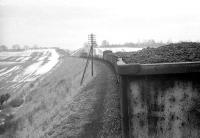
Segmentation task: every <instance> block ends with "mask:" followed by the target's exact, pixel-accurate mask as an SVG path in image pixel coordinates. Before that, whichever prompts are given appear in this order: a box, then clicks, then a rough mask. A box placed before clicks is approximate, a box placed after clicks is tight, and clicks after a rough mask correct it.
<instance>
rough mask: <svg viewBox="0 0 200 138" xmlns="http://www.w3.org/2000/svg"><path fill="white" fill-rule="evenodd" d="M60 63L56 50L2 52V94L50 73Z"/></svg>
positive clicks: (0, 71) (0, 73) (0, 83)
mask: <svg viewBox="0 0 200 138" xmlns="http://www.w3.org/2000/svg"><path fill="white" fill-rule="evenodd" d="M58 61H59V54H58V53H57V52H56V50H55V49H34V50H33V49H31V50H26V51H19V52H0V92H1V91H2V90H5V89H6V90H8V89H17V88H19V87H21V86H22V85H24V84H25V83H28V82H31V81H35V80H36V79H38V78H39V77H41V76H42V75H44V74H46V73H47V72H49V71H50V70H51V69H52V68H53V67H55V65H56V64H57V63H58Z"/></svg>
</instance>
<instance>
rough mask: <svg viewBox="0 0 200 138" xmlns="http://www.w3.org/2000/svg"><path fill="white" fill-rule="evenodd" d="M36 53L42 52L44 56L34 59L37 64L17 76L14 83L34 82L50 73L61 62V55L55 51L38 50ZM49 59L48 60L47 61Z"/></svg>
mask: <svg viewBox="0 0 200 138" xmlns="http://www.w3.org/2000/svg"><path fill="white" fill-rule="evenodd" d="M34 52H42V56H41V57H40V58H37V60H36V58H34V59H35V60H36V62H35V63H33V64H31V65H29V66H28V67H27V68H25V69H24V71H23V72H21V73H20V74H19V75H17V76H16V77H15V78H14V79H13V81H14V82H26V81H34V80H36V79H37V78H38V77H40V76H41V75H43V74H45V73H47V72H49V71H50V70H51V69H52V68H53V67H54V66H55V65H56V64H57V63H58V61H59V55H58V53H57V52H56V51H55V49H44V50H36V51H34ZM47 58H48V60H45V59H47Z"/></svg>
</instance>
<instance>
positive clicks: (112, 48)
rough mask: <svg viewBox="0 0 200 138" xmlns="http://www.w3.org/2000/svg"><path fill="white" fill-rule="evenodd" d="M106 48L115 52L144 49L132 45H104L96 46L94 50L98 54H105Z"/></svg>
mask: <svg viewBox="0 0 200 138" xmlns="http://www.w3.org/2000/svg"><path fill="white" fill-rule="evenodd" d="M106 50H110V51H112V52H113V53H116V52H134V51H138V50H142V48H132V47H111V48H109V47H106V48H104V47H103V48H95V49H94V52H95V54H96V55H99V56H103V52H104V51H106Z"/></svg>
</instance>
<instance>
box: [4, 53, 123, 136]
mask: <svg viewBox="0 0 200 138" xmlns="http://www.w3.org/2000/svg"><path fill="white" fill-rule="evenodd" d="M84 64H85V60H84V59H78V58H70V57H67V58H65V59H64V60H63V62H62V64H61V65H60V66H59V67H57V68H56V69H55V70H54V71H52V72H51V73H50V74H49V75H48V76H46V77H45V78H43V79H40V80H37V81H36V82H35V83H33V84H31V85H30V87H29V88H26V89H24V90H22V91H21V94H25V95H26V96H25V101H24V103H23V104H22V106H21V107H20V108H19V109H18V110H17V111H16V113H15V115H14V117H13V119H12V121H11V122H10V123H9V125H7V126H6V131H5V133H4V134H3V135H2V137H20V138H24V137H35V138H39V137H63V138H66V137H87V138H88V137H98V136H99V137H100V136H102V137H120V118H119V103H118V102H119V97H118V86H117V85H116V82H115V76H114V74H113V72H112V70H110V68H108V66H106V65H105V64H103V63H99V62H96V61H95V70H94V77H93V78H92V77H91V75H90V68H88V70H87V72H86V75H85V76H86V78H85V80H84V83H83V85H82V86H80V80H81V76H82V72H83V68H84ZM89 67H90V65H89Z"/></svg>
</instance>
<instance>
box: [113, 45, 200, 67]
mask: <svg viewBox="0 0 200 138" xmlns="http://www.w3.org/2000/svg"><path fill="white" fill-rule="evenodd" d="M116 55H117V56H118V57H121V58H122V59H123V61H124V62H125V63H127V64H128V63H140V64H148V63H168V62H191V61H200V43H193V42H182V43H176V44H169V45H165V46H161V47H158V48H149V47H148V48H144V49H142V50H140V51H137V52H118V53H116Z"/></svg>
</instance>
